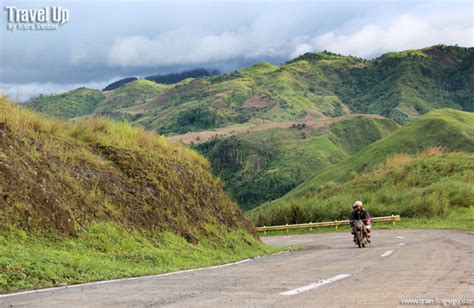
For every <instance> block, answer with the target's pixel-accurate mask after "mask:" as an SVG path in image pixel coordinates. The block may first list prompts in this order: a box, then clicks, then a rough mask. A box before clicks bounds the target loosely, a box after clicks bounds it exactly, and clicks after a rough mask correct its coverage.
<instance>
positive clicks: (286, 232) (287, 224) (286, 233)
mask: <svg viewBox="0 0 474 308" xmlns="http://www.w3.org/2000/svg"><path fill="white" fill-rule="evenodd" d="M286 234H288V224H286Z"/></svg>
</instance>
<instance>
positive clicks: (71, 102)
mask: <svg viewBox="0 0 474 308" xmlns="http://www.w3.org/2000/svg"><path fill="white" fill-rule="evenodd" d="M103 100H105V96H104V94H103V93H102V92H101V91H99V90H93V89H87V88H79V89H76V90H73V91H70V92H67V93H63V94H58V95H41V96H40V97H38V98H36V99H33V100H32V101H30V102H28V103H27V106H28V108H31V109H33V110H36V111H40V112H43V113H46V114H49V115H53V116H57V117H63V118H75V117H80V116H83V115H88V114H92V113H94V111H95V109H96V107H97V105H98V104H99V103H100V102H101V101H103Z"/></svg>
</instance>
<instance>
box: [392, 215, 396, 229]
mask: <svg viewBox="0 0 474 308" xmlns="http://www.w3.org/2000/svg"><path fill="white" fill-rule="evenodd" d="M392 225H393V226H395V215H393V214H392Z"/></svg>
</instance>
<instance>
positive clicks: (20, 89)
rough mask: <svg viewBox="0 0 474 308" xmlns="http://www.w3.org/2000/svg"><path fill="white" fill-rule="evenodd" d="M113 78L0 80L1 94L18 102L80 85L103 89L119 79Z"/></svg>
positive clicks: (65, 90) (61, 91)
mask: <svg viewBox="0 0 474 308" xmlns="http://www.w3.org/2000/svg"><path fill="white" fill-rule="evenodd" d="M117 79H118V77H117V78H113V79H111V80H108V81H105V82H90V83H71V84H58V83H51V82H46V83H37V82H34V83H3V82H0V94H6V95H7V96H9V97H10V98H11V99H13V100H15V101H18V102H22V103H23V102H26V101H28V100H30V99H31V98H34V97H37V96H38V95H40V94H45V95H49V94H58V93H63V92H67V91H70V90H73V89H77V88H79V87H87V88H91V89H102V88H104V87H105V86H106V85H107V84H109V83H111V82H112V81H115V80H117Z"/></svg>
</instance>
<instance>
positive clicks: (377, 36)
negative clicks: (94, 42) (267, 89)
mask: <svg viewBox="0 0 474 308" xmlns="http://www.w3.org/2000/svg"><path fill="white" fill-rule="evenodd" d="M292 17H293V18H289V19H288V18H282V16H264V17H260V18H257V19H255V20H254V21H253V22H252V23H251V24H250V25H249V26H248V27H242V28H240V29H237V30H233V31H229V30H227V31H222V32H220V33H209V32H205V31H203V30H202V29H190V28H180V29H177V30H173V31H167V32H162V33H161V34H159V35H158V36H156V37H148V36H125V37H119V38H117V39H116V40H115V43H114V44H113V45H112V47H111V48H110V50H109V53H108V64H109V66H111V67H122V68H126V67H146V66H161V65H163V66H165V65H195V64H206V63H213V62H214V63H216V62H225V61H232V60H249V59H250V60H252V59H261V58H271V57H274V58H283V59H291V58H295V57H297V56H299V55H301V54H303V53H305V52H309V51H319V50H329V51H333V52H337V53H341V54H346V55H348V54H352V55H355V56H360V57H364V58H371V57H374V56H378V55H380V54H382V53H384V52H387V51H397V50H404V49H415V48H423V47H427V46H431V45H435V44H439V43H443V44H459V45H461V46H472V45H473V32H474V30H473V29H474V28H473V20H472V16H471V12H470V11H469V10H466V9H465V8H463V9H459V8H456V9H452V10H451V11H444V10H440V9H433V10H431V11H427V10H418V11H413V12H411V13H410V14H408V13H400V14H398V15H396V14H394V15H393V16H390V15H387V16H384V17H386V18H383V17H380V16H377V17H370V18H369V17H366V19H365V20H361V18H360V17H359V16H356V17H353V19H350V20H346V21H345V22H344V23H341V24H339V25H337V26H335V27H333V28H332V29H331V30H329V31H325V32H323V33H321V32H320V33H317V30H313V33H307V32H304V30H302V29H300V26H301V19H299V18H298V16H297V15H295V16H292ZM314 31H316V32H314Z"/></svg>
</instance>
